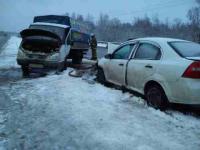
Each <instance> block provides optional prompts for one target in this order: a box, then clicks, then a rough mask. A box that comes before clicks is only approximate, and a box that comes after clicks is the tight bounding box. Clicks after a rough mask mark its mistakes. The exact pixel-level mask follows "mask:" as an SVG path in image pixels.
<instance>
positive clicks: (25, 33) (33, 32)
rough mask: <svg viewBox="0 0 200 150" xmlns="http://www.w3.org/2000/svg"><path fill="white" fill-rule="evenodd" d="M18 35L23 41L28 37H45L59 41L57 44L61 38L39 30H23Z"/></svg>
mask: <svg viewBox="0 0 200 150" xmlns="http://www.w3.org/2000/svg"><path fill="white" fill-rule="evenodd" d="M20 35H21V37H22V38H23V39H24V38H27V37H30V36H45V37H51V38H55V39H57V40H59V42H61V38H60V37H59V36H58V35H57V34H55V33H53V32H50V31H46V30H41V29H25V30H23V31H21V32H20Z"/></svg>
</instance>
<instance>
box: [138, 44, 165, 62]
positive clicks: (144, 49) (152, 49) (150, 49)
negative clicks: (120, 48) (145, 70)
mask: <svg viewBox="0 0 200 150" xmlns="http://www.w3.org/2000/svg"><path fill="white" fill-rule="evenodd" d="M160 57H161V51H160V48H158V47H156V46H154V45H152V44H148V43H142V44H140V45H139V47H138V49H137V52H136V54H135V59H147V60H159V59H160Z"/></svg>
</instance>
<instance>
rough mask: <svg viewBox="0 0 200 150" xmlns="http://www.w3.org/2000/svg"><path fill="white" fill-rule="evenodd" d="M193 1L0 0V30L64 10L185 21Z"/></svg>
mask: <svg viewBox="0 0 200 150" xmlns="http://www.w3.org/2000/svg"><path fill="white" fill-rule="evenodd" d="M195 5H196V3H195V0H0V30H4V31H20V30H22V29H23V28H26V27H28V25H29V24H30V23H31V22H32V19H33V16H36V15H45V14H64V13H66V12H68V13H72V12H75V13H77V14H82V15H84V16H87V14H91V15H93V17H94V19H95V20H97V19H98V17H99V14H101V13H104V14H109V15H110V16H111V17H117V18H119V19H120V20H121V21H123V22H132V20H133V18H134V17H142V16H145V14H147V15H148V16H149V17H152V16H158V17H159V18H160V19H161V20H163V21H164V20H166V18H168V19H169V21H172V20H173V19H175V18H180V19H181V20H183V21H187V18H186V14H187V11H188V9H189V8H191V7H193V6H195Z"/></svg>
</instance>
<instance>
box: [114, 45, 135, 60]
mask: <svg viewBox="0 0 200 150" xmlns="http://www.w3.org/2000/svg"><path fill="white" fill-rule="evenodd" d="M133 46H134V45H125V46H123V47H121V48H119V49H118V50H117V51H116V52H114V54H113V59H128V58H129V55H130V53H131V51H132V49H133Z"/></svg>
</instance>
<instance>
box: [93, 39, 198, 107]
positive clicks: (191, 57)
mask: <svg viewBox="0 0 200 150" xmlns="http://www.w3.org/2000/svg"><path fill="white" fill-rule="evenodd" d="M97 80H98V81H99V82H101V83H107V82H110V83H113V84H116V85H119V86H122V87H126V88H128V89H130V90H133V91H136V92H139V93H141V94H143V95H145V96H146V100H147V103H148V104H150V105H151V106H153V107H155V108H159V109H161V110H163V109H165V108H166V107H167V106H168V103H169V102H170V103H178V104H190V105H200V44H197V43H193V42H190V41H185V40H179V39H170V38H140V39H135V40H130V41H127V42H125V43H123V44H121V45H120V46H119V47H118V48H117V49H116V50H115V51H114V52H113V53H111V54H107V55H106V56H105V58H102V59H101V60H100V61H99V62H98V74H97Z"/></svg>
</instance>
